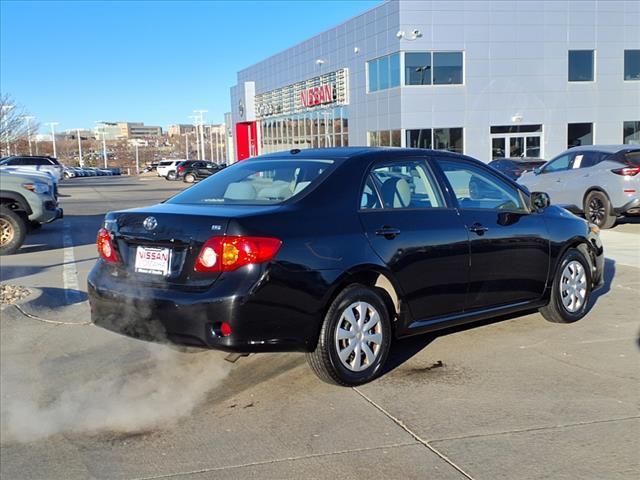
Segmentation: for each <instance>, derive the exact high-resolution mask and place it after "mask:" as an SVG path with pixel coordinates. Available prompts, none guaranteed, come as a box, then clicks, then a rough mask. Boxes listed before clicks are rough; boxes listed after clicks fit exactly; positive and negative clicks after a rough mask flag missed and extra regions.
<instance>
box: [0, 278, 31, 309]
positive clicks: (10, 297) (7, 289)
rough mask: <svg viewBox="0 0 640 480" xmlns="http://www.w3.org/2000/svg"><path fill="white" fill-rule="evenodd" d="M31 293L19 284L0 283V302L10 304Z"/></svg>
mask: <svg viewBox="0 0 640 480" xmlns="http://www.w3.org/2000/svg"><path fill="white" fill-rule="evenodd" d="M29 295H31V290H29V289H28V288H26V287H21V286H20V285H9V284H7V283H4V284H2V285H0V304H2V305H11V304H13V303H16V302H17V301H20V300H22V299H23V298H26V297H28V296H29Z"/></svg>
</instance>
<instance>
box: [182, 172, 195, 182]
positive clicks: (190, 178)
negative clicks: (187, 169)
mask: <svg viewBox="0 0 640 480" xmlns="http://www.w3.org/2000/svg"><path fill="white" fill-rule="evenodd" d="M184 181H185V182H187V183H193V182H195V181H196V177H195V175H194V174H193V173H187V174H186V175H185V176H184Z"/></svg>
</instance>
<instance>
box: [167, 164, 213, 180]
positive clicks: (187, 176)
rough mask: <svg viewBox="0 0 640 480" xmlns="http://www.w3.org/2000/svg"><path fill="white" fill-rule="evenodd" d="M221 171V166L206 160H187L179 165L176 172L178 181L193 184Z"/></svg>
mask: <svg viewBox="0 0 640 480" xmlns="http://www.w3.org/2000/svg"><path fill="white" fill-rule="evenodd" d="M219 170H221V168H220V166H219V165H217V164H215V163H213V162H207V161H205V160H185V161H184V162H182V163H179V164H178V169H177V170H176V180H178V179H182V180H183V181H184V182H187V183H193V182H195V181H196V180H202V179H203V178H207V177H209V176H211V175H213V174H214V173H216V172H218V171H219Z"/></svg>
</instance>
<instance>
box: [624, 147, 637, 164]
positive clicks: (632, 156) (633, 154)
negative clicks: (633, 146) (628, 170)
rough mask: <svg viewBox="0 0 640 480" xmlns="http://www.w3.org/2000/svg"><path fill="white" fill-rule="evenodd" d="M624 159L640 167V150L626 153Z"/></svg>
mask: <svg viewBox="0 0 640 480" xmlns="http://www.w3.org/2000/svg"><path fill="white" fill-rule="evenodd" d="M624 161H625V162H626V163H627V165H631V166H634V167H640V150H632V151H630V152H626V153H625V154H624Z"/></svg>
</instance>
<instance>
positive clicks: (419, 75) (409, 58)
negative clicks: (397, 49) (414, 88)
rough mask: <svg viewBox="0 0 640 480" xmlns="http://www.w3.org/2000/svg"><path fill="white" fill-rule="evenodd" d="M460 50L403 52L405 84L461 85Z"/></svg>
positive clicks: (461, 61) (461, 60)
mask: <svg viewBox="0 0 640 480" xmlns="http://www.w3.org/2000/svg"><path fill="white" fill-rule="evenodd" d="M463 63H464V61H463V55H462V52H405V54H404V84H405V85H461V84H462V83H463V78H464V75H463Z"/></svg>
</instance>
